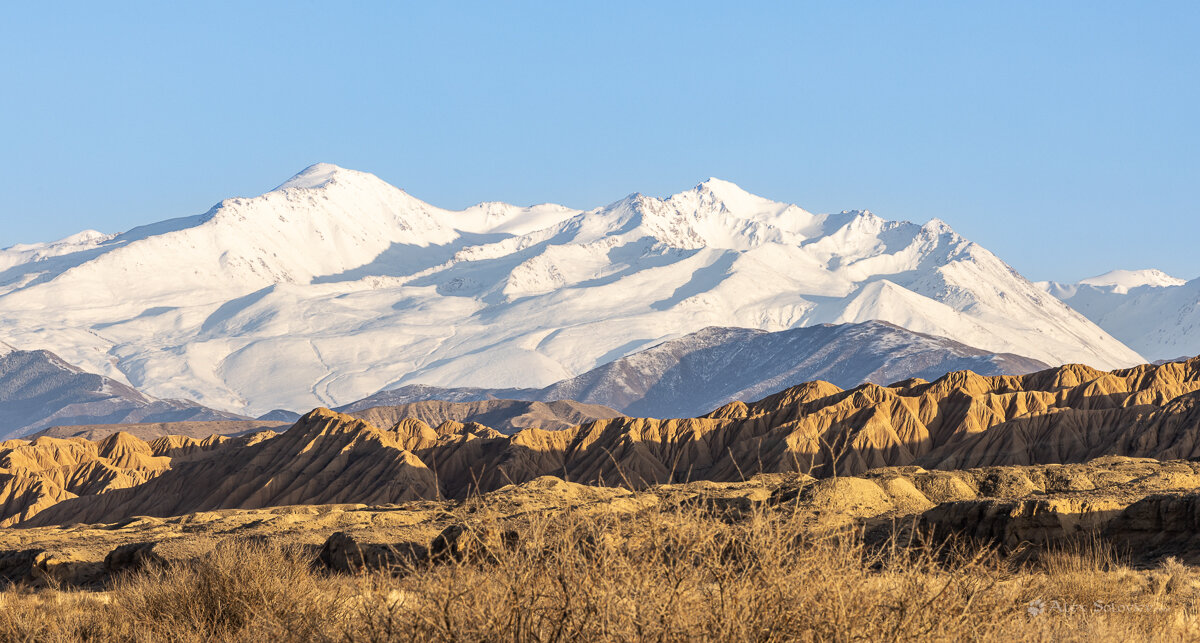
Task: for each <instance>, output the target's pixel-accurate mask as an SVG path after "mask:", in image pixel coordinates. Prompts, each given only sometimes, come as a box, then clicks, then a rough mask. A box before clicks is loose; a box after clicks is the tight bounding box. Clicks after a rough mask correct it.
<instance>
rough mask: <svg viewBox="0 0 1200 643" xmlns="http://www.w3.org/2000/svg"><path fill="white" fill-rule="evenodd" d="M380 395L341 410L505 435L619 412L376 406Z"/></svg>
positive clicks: (513, 405)
mask: <svg viewBox="0 0 1200 643" xmlns="http://www.w3.org/2000/svg"><path fill="white" fill-rule="evenodd" d="M378 400H379V398H374V399H373V398H367V399H366V400H363V401H360V402H356V403H354V404H350V405H347V406H345V407H341V408H339V409H338V411H341V412H342V413H345V414H347V415H350V416H352V417H356V418H360V419H362V420H366V421H367V422H369V423H371V424H373V425H374V426H393V425H395V424H396V423H397V422H400V421H401V420H405V419H410V418H411V419H414V420H420V421H422V422H424V423H426V424H428V425H430V426H440V425H442V424H445V423H446V422H461V423H464V424H470V423H474V424H483V425H486V426H488V427H491V428H493V429H496V430H497V431H499V432H501V433H504V434H506V435H507V434H512V433H516V432H517V431H520V430H522V429H530V428H532V429H545V430H547V431H556V430H559V429H569V428H571V427H573V426H578V425H580V424H584V423H586V422H592V421H594V420H607V419H609V418H615V417H619V416H620V415H621V413H620V412H618V411H615V410H613V409H610V408H608V407H606V406H600V405H598V404H583V403H580V402H575V401H572V400H557V401H551V402H530V401H525V400H501V399H495V400H479V401H471V402H444V401H438V400H431V401H424V402H411V403H407V404H399V405H395V406H388V405H376V402H377V401H378Z"/></svg>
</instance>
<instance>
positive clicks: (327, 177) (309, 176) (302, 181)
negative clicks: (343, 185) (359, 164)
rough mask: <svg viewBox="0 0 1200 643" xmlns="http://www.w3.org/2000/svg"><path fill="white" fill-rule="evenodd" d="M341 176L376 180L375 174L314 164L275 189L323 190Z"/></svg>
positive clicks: (324, 164)
mask: <svg viewBox="0 0 1200 643" xmlns="http://www.w3.org/2000/svg"><path fill="white" fill-rule="evenodd" d="M339 176H342V177H346V176H361V177H371V178H375V175H373V174H367V173H366V172H356V171H354V170H347V169H345V168H341V167H338V166H336V165H334V164H332V163H314V164H312V165H310V166H308V167H306V168H304V169H303V170H301V171H300V172H299V173H298V174H296V175H295V176H293V177H292V178H290V179H288V180H286V181H284V182H283V183H282V184H280V185H279V187H277V188H275V190H287V189H289V188H298V189H313V188H322V187H325V186H327V185H329V183H331V182H332V181H334V180H336V179H337V177H339ZM376 180H378V179H376ZM273 191H274V190H273Z"/></svg>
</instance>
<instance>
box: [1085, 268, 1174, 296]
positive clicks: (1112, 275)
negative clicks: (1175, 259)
mask: <svg viewBox="0 0 1200 643" xmlns="http://www.w3.org/2000/svg"><path fill="white" fill-rule="evenodd" d="M1079 283H1080V284H1083V285H1087V286H1110V287H1114V289H1116V290H1118V291H1119V292H1129V291H1130V290H1131V289H1133V288H1139V287H1141V286H1153V287H1156V288H1165V287H1167V286H1182V285H1183V284H1185V283H1187V281H1185V280H1183V279H1178V278H1176V277H1172V276H1171V275H1168V274H1167V273H1165V272H1163V271H1161V270H1156V269H1153V268H1150V269H1146V270H1112V271H1109V272H1106V273H1104V274H1102V275H1096V276H1095V277H1088V278H1087V279H1082V280H1080V281H1079Z"/></svg>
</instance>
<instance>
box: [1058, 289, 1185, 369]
mask: <svg viewBox="0 0 1200 643" xmlns="http://www.w3.org/2000/svg"><path fill="white" fill-rule="evenodd" d="M1038 285H1039V286H1041V287H1042V288H1043V289H1045V290H1046V292H1048V293H1050V294H1051V295H1054V296H1055V297H1057V298H1059V299H1061V300H1063V301H1064V302H1066V303H1067V304H1069V305H1070V306H1071V307H1072V308H1074V309H1076V310H1078V311H1079V312H1080V313H1082V314H1083V315H1084V316H1086V317H1087V318H1088V319H1090V320H1091V321H1093V322H1094V323H1095V324H1096V325H1098V326H1100V327H1101V328H1103V329H1104V330H1105V331H1107V332H1109V333H1112V335H1113V336H1114V337H1117V338H1119V339H1120V340H1121V341H1123V342H1125V343H1126V344H1127V345H1129V346H1130V347H1132V348H1134V349H1135V350H1137V351H1138V352H1139V353H1141V354H1142V355H1144V356H1145V357H1147V358H1148V359H1171V358H1174V357H1177V356H1179V355H1197V354H1200V279H1194V280H1192V281H1184V280H1183V279H1178V278H1176V277H1172V276H1171V275H1168V274H1167V273H1165V272H1163V271H1161V270H1155V269H1147V270H1113V271H1111V272H1107V273H1104V274H1103V275H1098V276H1096V277H1090V278H1088V279H1084V280H1082V281H1080V282H1078V283H1074V284H1063V283H1058V282H1052V281H1051V282H1039V283H1038Z"/></svg>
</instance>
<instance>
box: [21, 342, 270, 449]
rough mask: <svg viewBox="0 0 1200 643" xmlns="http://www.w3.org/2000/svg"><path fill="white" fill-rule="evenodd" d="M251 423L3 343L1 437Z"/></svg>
mask: <svg viewBox="0 0 1200 643" xmlns="http://www.w3.org/2000/svg"><path fill="white" fill-rule="evenodd" d="M239 419H248V418H245V417H244V416H240V415H236V414H233V413H226V412H224V411H217V410H214V409H210V408H207V407H204V406H201V405H200V404H197V403H196V402H192V401H190V400H160V399H156V398H153V397H150V396H148V395H145V394H143V393H141V392H139V391H137V390H135V389H133V388H131V387H129V386H127V385H125V384H122V383H120V382H117V381H114V380H112V379H111V378H108V377H104V376H102V375H96V374H94V373H86V372H84V371H83V370H81V369H79V368H78V367H76V366H73V365H71V364H68V363H66V362H65V361H63V360H62V358H60V357H59V356H57V355H55V354H54V353H51V352H49V351H44V350H36V351H23V350H16V349H14V348H13V347H11V346H8V345H5V344H0V439H9V438H15V437H19V436H23V435H26V434H29V433H33V432H36V431H38V430H41V429H45V428H47V427H50V426H54V425H59V424H120V423H130V422H181V421H189V420H190V421H205V422H207V421H214V420H239Z"/></svg>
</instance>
